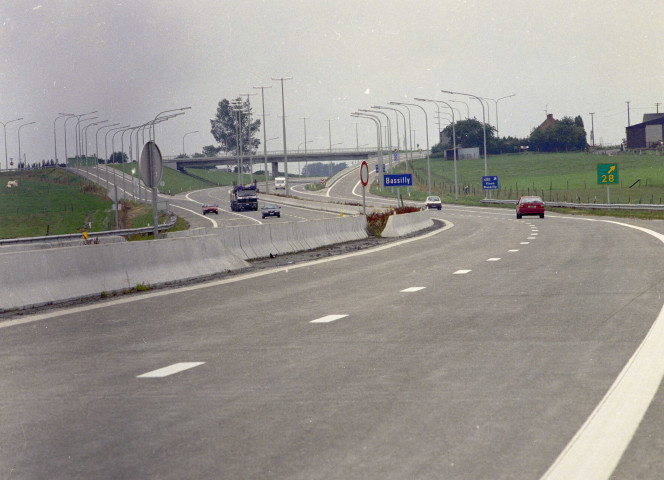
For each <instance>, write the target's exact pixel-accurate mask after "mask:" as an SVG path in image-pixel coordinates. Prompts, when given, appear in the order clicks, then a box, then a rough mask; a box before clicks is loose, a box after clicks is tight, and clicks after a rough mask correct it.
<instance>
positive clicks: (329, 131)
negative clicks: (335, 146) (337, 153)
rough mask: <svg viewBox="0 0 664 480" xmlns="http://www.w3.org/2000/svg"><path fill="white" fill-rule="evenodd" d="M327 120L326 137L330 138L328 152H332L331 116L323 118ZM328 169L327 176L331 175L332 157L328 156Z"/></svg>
mask: <svg viewBox="0 0 664 480" xmlns="http://www.w3.org/2000/svg"><path fill="white" fill-rule="evenodd" d="M325 121H326V122H327V136H328V137H327V138H328V139H329V140H330V153H332V122H333V121H334V119H333V118H328V119H327V120H325ZM328 171H329V176H330V177H331V176H332V158H330V161H329V162H328Z"/></svg>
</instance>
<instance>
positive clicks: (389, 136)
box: [358, 107, 392, 172]
mask: <svg viewBox="0 0 664 480" xmlns="http://www.w3.org/2000/svg"><path fill="white" fill-rule="evenodd" d="M371 108H375V107H371ZM358 110H359V111H360V112H369V113H380V114H381V115H385V120H387V138H386V139H385V142H386V143H387V149H388V150H389V151H390V152H391V151H392V123H391V122H390V117H389V115H388V114H387V113H385V112H381V111H380V110H362V109H358ZM389 161H390V172H392V155H390V156H389Z"/></svg>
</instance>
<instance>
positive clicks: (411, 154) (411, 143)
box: [389, 102, 413, 173]
mask: <svg viewBox="0 0 664 480" xmlns="http://www.w3.org/2000/svg"><path fill="white" fill-rule="evenodd" d="M389 104H390V105H396V104H395V103H394V102H389ZM402 106H403V107H404V108H405V109H406V111H407V112H408V139H409V142H407V143H406V145H408V144H410V164H411V166H412V164H413V130H412V125H411V121H410V120H411V118H410V108H408V106H406V105H402ZM399 112H401V110H399ZM401 115H403V112H401ZM405 119H406V117H405V116H404V128H406V120H405ZM404 138H406V133H405V132H404ZM407 150H408V149H407ZM406 173H408V155H406Z"/></svg>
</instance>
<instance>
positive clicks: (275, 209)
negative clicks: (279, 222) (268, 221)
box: [261, 203, 281, 218]
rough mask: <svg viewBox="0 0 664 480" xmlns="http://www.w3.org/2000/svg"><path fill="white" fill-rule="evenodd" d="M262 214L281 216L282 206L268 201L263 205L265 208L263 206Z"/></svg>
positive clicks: (263, 215)
mask: <svg viewBox="0 0 664 480" xmlns="http://www.w3.org/2000/svg"><path fill="white" fill-rule="evenodd" d="M261 216H262V217H263V218H265V217H279V218H281V207H279V205H275V204H273V203H266V204H265V205H263V208H261Z"/></svg>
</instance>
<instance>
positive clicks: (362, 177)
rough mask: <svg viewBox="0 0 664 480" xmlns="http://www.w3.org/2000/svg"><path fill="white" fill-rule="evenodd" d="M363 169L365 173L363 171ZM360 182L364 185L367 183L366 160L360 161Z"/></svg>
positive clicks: (367, 166) (367, 170) (367, 169)
mask: <svg viewBox="0 0 664 480" xmlns="http://www.w3.org/2000/svg"><path fill="white" fill-rule="evenodd" d="M365 171H366V173H364V172H365ZM360 182H362V185H363V186H365V187H366V186H367V184H368V183H369V165H367V162H362V165H360Z"/></svg>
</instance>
